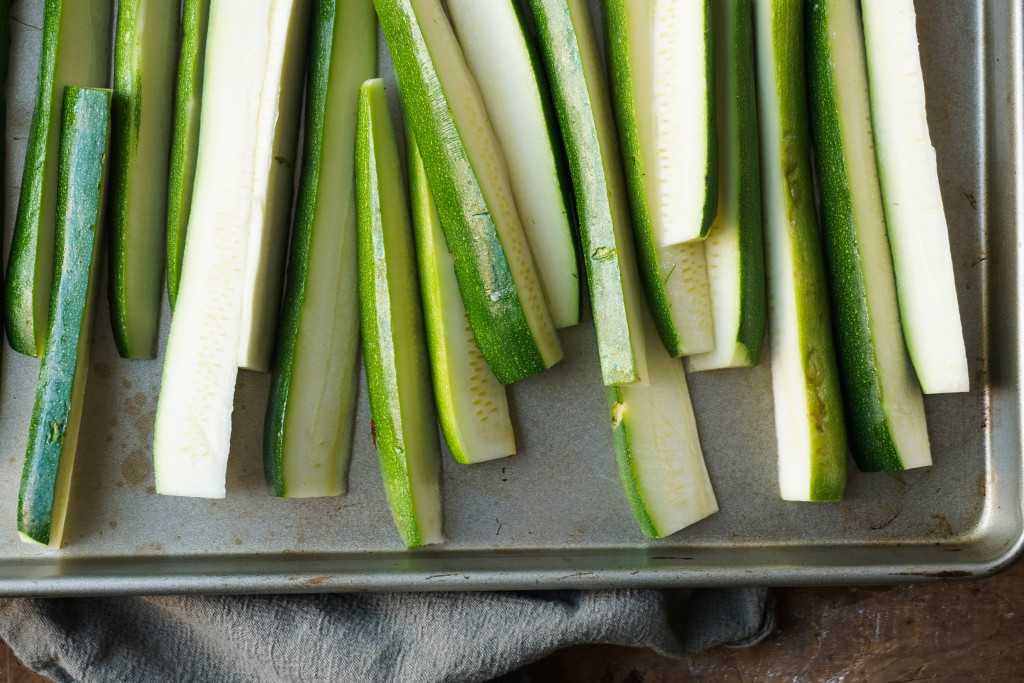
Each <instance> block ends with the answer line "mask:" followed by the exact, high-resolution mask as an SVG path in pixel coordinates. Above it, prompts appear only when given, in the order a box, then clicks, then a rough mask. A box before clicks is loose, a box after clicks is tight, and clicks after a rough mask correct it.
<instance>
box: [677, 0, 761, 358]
mask: <svg viewBox="0 0 1024 683" xmlns="http://www.w3.org/2000/svg"><path fill="white" fill-rule="evenodd" d="M712 11H713V16H714V31H715V98H716V100H717V111H718V116H717V122H718V211H717V213H716V215H715V222H714V223H713V224H712V226H711V230H710V232H708V236H707V238H706V239H705V240H704V253H705V256H706V258H707V273H708V283H709V285H710V290H711V313H712V318H713V320H714V324H713V327H714V337H715V338H714V349H713V350H711V351H708V352H707V353H702V354H697V355H692V356H690V357H689V359H688V360H687V369H688V370H690V371H691V372H696V371H700V370H717V369H719V368H731V367H743V366H751V365H757V363H758V361H759V359H760V357H761V346H762V343H763V341H764V334H765V320H766V311H765V280H764V243H763V239H762V230H761V178H760V173H761V168H760V154H759V152H758V146H757V144H758V143H757V103H756V88H755V85H754V46H753V35H752V32H753V27H752V25H751V12H750V0H724V1H721V2H718V1H716V2H713V3H712Z"/></svg>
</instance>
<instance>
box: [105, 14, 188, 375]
mask: <svg viewBox="0 0 1024 683" xmlns="http://www.w3.org/2000/svg"><path fill="white" fill-rule="evenodd" d="M177 43H178V5H177V3H173V2H166V0H121V2H120V3H119V4H118V10H117V32H116V35H115V40H114V120H113V125H114V134H113V149H112V153H113V158H112V160H111V164H112V167H111V184H112V189H111V207H110V208H111V211H110V213H111V218H112V220H111V234H110V281H109V283H108V284H109V300H110V321H111V324H112V326H113V331H114V342H115V343H116V344H117V350H118V352H119V353H120V354H121V356H122V357H123V358H154V357H156V341H157V339H156V338H157V332H158V330H159V327H160V306H161V294H162V292H161V289H162V287H163V274H164V247H165V243H166V235H165V232H164V228H165V224H166V223H165V217H166V213H167V194H166V187H167V167H168V159H169V152H170V140H171V114H172V110H173V103H174V65H175V57H176V56H177Z"/></svg>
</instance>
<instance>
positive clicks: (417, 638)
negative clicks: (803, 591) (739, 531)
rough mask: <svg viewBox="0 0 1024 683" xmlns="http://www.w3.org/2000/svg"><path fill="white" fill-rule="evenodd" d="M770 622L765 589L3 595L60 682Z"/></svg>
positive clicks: (477, 663) (22, 649)
mask: <svg viewBox="0 0 1024 683" xmlns="http://www.w3.org/2000/svg"><path fill="white" fill-rule="evenodd" d="M773 625H774V612H773V605H772V600H771V594H770V592H769V591H768V589H764V588H698V589H686V590H684V589H679V590H661V591H659V590H604V591H537V592H520V593H407V594H397V593H368V594H352V593H345V594H334V595H287V596H284V595H267V596H233V597H222V596H212V597H206V596H172V597H148V598H59V599H42V598H19V599H9V600H3V601H0V636H2V637H3V639H4V640H6V641H7V642H8V643H9V644H10V646H11V647H12V648H13V649H14V652H15V654H17V655H18V657H19V658H20V659H21V660H22V661H23V662H25V664H27V665H28V666H29V667H31V668H32V669H34V670H36V671H38V672H40V673H43V674H45V675H47V676H49V677H51V678H53V679H54V680H56V681H59V682H61V683H64V682H65V681H67V682H71V681H117V682H118V683H123V682H125V681H146V682H147V683H162V682H163V681H168V682H170V681H197V682H206V681H211V682H216V683H236V682H237V683H242V682H245V683H250V682H260V683H262V682H264V681H266V682H270V681H360V682H363V681H415V682H431V683H432V682H434V681H460V682H461V681H487V680H490V679H493V678H496V677H499V676H503V675H506V674H509V672H515V671H516V670H517V669H519V668H520V667H522V666H524V665H526V664H529V663H530V662H533V661H536V660H538V659H540V658H542V657H544V656H545V655H547V654H550V653H551V652H554V651H555V650H558V649H560V648H563V647H566V646H569V645H577V644H583V643H605V644H618V645H631V646H636V647H648V648H651V649H653V650H655V651H656V652H659V653H661V654H663V655H668V656H671V657H685V656H687V655H690V654H693V653H695V652H699V651H701V650H705V649H707V648H710V647H714V646H716V645H721V644H728V645H732V646H736V647H742V646H747V645H752V644H754V643H756V642H758V641H759V640H761V639H762V638H764V637H765V636H766V635H768V633H770V632H771V630H772V627H773ZM502 680H503V681H510V680H517V679H516V678H515V677H509V678H504V679H502Z"/></svg>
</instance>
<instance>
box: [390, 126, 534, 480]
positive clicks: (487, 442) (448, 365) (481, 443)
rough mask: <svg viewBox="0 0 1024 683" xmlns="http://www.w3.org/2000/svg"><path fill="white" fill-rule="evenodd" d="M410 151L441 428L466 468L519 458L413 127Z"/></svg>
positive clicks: (505, 403)
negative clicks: (466, 302)
mask: <svg viewBox="0 0 1024 683" xmlns="http://www.w3.org/2000/svg"><path fill="white" fill-rule="evenodd" d="M406 149H407V152H406V155H405V157H406V163H407V164H408V166H409V194H410V199H411V202H412V222H413V229H414V230H415V233H416V257H417V262H418V265H419V274H420V291H421V295H422V297H423V314H424V319H425V321H426V328H427V346H428V348H429V350H430V368H431V371H432V372H431V374H432V375H433V381H434V397H435V401H436V403H437V413H438V417H439V418H440V420H441V430H442V431H443V432H444V438H445V441H447V443H448V450H449V451H451V454H452V457H453V458H455V460H456V462H459V463H462V464H464V465H468V464H472V463H477V462H484V461H485V460H494V459H495V458H503V457H505V456H508V455H513V454H514V453H515V452H516V443H515V433H514V432H513V430H512V420H511V418H510V417H509V413H508V397H507V396H506V393H505V387H504V386H502V384H501V382H499V381H498V378H497V377H495V376H494V372H493V371H492V370H491V368H490V367H489V366H488V365H487V361H486V360H485V359H484V357H483V354H482V353H480V348H479V347H478V346H477V343H476V339H474V338H473V329H472V328H471V327H470V325H469V318H467V317H466V307H465V305H464V304H463V303H462V296H461V295H460V294H459V283H458V281H457V280H456V279H455V259H454V258H452V255H451V253H449V252H448V247H447V245H446V244H445V239H444V231H443V230H442V228H441V218H440V217H439V216H438V215H437V208H436V207H435V206H434V198H433V196H432V195H431V193H430V186H429V185H428V184H427V175H426V172H425V171H424V169H423V159H422V158H421V157H420V154H419V150H418V149H417V148H416V142H415V137H414V136H413V135H412V133H411V131H407V132H406Z"/></svg>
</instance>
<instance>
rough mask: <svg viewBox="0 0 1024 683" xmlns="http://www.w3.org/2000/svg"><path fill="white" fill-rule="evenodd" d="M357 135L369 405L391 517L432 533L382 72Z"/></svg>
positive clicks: (422, 343) (411, 284)
mask: <svg viewBox="0 0 1024 683" xmlns="http://www.w3.org/2000/svg"><path fill="white" fill-rule="evenodd" d="M357 135H358V137H357V138H356V195H357V198H358V202H359V209H358V213H359V310H360V316H361V318H362V330H363V360H364V362H365V363H366V386H367V390H368V391H369V398H370V413H371V414H372V415H373V424H374V429H375V433H376V441H377V452H378V454H379V456H380V469H381V474H382V476H383V477H384V490H385V491H386V492H387V497H388V503H389V504H390V505H391V513H392V515H393V516H394V518H395V526H397V527H398V532H399V533H400V534H401V536H402V540H403V541H405V544H406V545H407V546H409V547H410V548H411V547H415V546H419V545H425V544H429V543H440V542H441V541H443V540H444V538H443V536H442V529H441V527H442V522H443V514H442V512H441V445H440V441H439V439H438V434H437V416H436V415H435V413H434V401H433V400H432V397H431V391H430V364H429V363H430V357H429V355H428V353H427V341H426V338H425V335H424V331H423V314H422V309H421V307H420V295H419V287H418V283H417V278H416V252H415V246H414V245H413V235H412V226H411V225H410V224H409V209H408V204H407V200H406V196H405V191H404V188H403V184H402V169H401V165H400V162H399V159H398V144H397V143H396V142H395V132H394V128H393V127H392V123H391V117H390V115H389V114H388V105H387V98H386V95H385V93H384V81H383V80H381V79H373V80H370V81H367V82H366V83H364V84H363V87H362V90H361V92H360V98H359V128H358V133H357Z"/></svg>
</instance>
